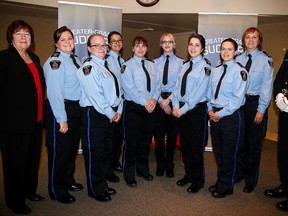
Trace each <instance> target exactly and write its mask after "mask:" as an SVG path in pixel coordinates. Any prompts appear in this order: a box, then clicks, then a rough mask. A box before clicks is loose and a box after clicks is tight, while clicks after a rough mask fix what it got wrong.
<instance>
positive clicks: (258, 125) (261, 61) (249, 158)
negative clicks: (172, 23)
mask: <svg viewBox="0 0 288 216" xmlns="http://www.w3.org/2000/svg"><path fill="white" fill-rule="evenodd" d="M242 42H243V49H244V52H243V53H241V54H240V55H238V56H237V58H236V61H237V62H240V63H241V64H242V65H245V67H246V70H247V72H248V78H249V85H248V88H247V93H246V102H245V104H244V106H243V107H242V110H243V113H244V118H245V138H244V141H243V143H242V144H241V145H240V147H239V152H238V155H237V174H236V178H235V182H236V183H237V182H240V181H241V180H242V179H244V180H245V187H244V189H243V192H245V193H250V192H252V191H253V190H254V187H255V186H256V184H257V181H258V176H259V167H260V161H261V152H262V142H263V138H264V137H265V134H266V128H267V121H268V115H267V108H268V106H269V103H270V100H271V96H272V89H273V75H274V67H273V60H272V58H271V57H270V56H269V55H268V54H267V53H265V52H263V51H262V43H263V36H262V33H261V31H260V30H259V29H257V28H254V27H251V28H248V29H247V30H246V31H245V32H244V33H243V36H242Z"/></svg>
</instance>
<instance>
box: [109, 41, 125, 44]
mask: <svg viewBox="0 0 288 216" xmlns="http://www.w3.org/2000/svg"><path fill="white" fill-rule="evenodd" d="M122 42H123V41H122V40H111V41H110V43H111V44H121V43H122Z"/></svg>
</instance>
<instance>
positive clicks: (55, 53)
mask: <svg viewBox="0 0 288 216" xmlns="http://www.w3.org/2000/svg"><path fill="white" fill-rule="evenodd" d="M59 56H60V52H56V51H55V52H54V53H53V54H52V55H51V57H59Z"/></svg>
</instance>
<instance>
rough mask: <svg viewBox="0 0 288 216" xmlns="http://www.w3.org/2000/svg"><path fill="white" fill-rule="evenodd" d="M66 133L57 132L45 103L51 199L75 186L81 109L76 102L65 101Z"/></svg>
mask: <svg viewBox="0 0 288 216" xmlns="http://www.w3.org/2000/svg"><path fill="white" fill-rule="evenodd" d="M65 110H66V113H67V119H68V120H67V122H68V131H67V133H65V134H63V133H60V132H59V128H60V124H58V123H57V122H56V119H55V117H54V115H53V112H52V109H51V106H50V104H49V101H48V100H47V101H46V102H45V127H46V145H47V149H48V170H49V180H48V187H49V194H50V196H51V198H52V199H57V198H58V197H63V196H66V195H67V194H68V187H69V186H70V185H72V184H75V179H74V176H73V175H74V172H75V159H76V156H77V152H78V149H79V142H80V136H81V133H80V126H81V109H80V105H79V103H78V101H66V102H65Z"/></svg>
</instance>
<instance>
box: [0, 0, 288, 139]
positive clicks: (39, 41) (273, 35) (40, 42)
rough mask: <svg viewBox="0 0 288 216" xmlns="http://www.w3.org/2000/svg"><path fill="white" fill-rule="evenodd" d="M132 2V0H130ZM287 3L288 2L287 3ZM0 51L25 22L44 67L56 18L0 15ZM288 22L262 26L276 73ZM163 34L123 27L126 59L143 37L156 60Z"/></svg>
mask: <svg viewBox="0 0 288 216" xmlns="http://www.w3.org/2000/svg"><path fill="white" fill-rule="evenodd" d="M129 1H130V0H129ZM287 2H288V1H287ZM0 17H1V19H0V39H1V40H0V50H2V49H5V48H6V47H7V42H6V38H5V33H6V29H7V27H8V25H9V24H10V23H11V22H12V20H14V19H24V20H26V21H27V22H28V23H29V24H30V25H31V26H32V27H33V29H34V31H35V43H34V45H35V47H32V48H34V50H33V51H35V53H36V54H38V55H39V56H40V59H41V63H42V65H43V64H44V62H45V61H46V59H47V58H48V56H49V55H51V53H52V52H53V50H54V44H53V36H52V35H53V32H54V30H55V29H56V28H57V18H54V19H53V18H51V19H48V18H42V17H30V16H17V15H14V14H13V15H10V14H0ZM287 27H288V20H287V22H283V23H271V24H265V25H260V26H259V28H260V29H261V30H262V32H263V35H264V46H263V49H264V50H265V51H267V52H268V53H269V54H270V55H271V56H272V57H273V59H274V67H275V74H276V72H277V71H278V69H279V67H280V64H281V63H282V60H283V57H284V53H283V48H288V39H287V38H288V28H287ZM162 33H163V32H157V31H152V32H141V31H136V30H134V29H129V28H124V29H123V37H124V41H125V42H124V58H125V59H127V58H129V57H130V56H131V55H132V52H131V42H132V39H133V38H134V37H135V36H136V35H142V36H144V37H145V38H147V39H148V44H149V51H148V54H149V56H148V57H149V58H150V59H153V58H155V57H156V56H158V55H159V54H160V52H159V51H160V49H159V38H160V36H161V34H162ZM189 34H190V33H181V34H177V35H175V36H176V40H177V54H178V55H179V56H181V57H183V58H186V53H187V51H186V44H187V37H188V35H189ZM277 112H278V110H277V108H276V106H275V103H274V102H273V101H272V102H271V104H270V107H269V121H268V133H267V138H268V139H272V140H277V131H278V118H277Z"/></svg>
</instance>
